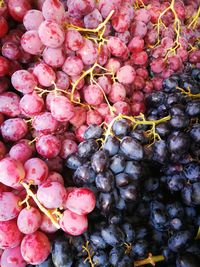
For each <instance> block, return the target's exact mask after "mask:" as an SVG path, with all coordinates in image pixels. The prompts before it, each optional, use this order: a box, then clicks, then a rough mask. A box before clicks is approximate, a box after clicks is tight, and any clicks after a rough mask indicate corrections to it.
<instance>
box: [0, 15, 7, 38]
mask: <svg viewBox="0 0 200 267" xmlns="http://www.w3.org/2000/svg"><path fill="white" fill-rule="evenodd" d="M7 32H8V23H7V21H6V19H5V18H4V17H3V16H1V15H0V38H2V37H4V36H5V35H6V33H7Z"/></svg>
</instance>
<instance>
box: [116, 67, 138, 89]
mask: <svg viewBox="0 0 200 267" xmlns="http://www.w3.org/2000/svg"><path fill="white" fill-rule="evenodd" d="M135 76H136V73H135V70H134V68H133V67H132V66H130V65H126V66H123V67H121V68H120V69H119V70H118V72H117V79H118V81H119V82H120V83H123V84H131V83H133V81H134V79H135Z"/></svg>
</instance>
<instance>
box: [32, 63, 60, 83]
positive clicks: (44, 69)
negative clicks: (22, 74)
mask: <svg viewBox="0 0 200 267" xmlns="http://www.w3.org/2000/svg"><path fill="white" fill-rule="evenodd" d="M33 74H34V75H35V76H36V77H37V79H38V82H39V83H40V84H41V85H43V86H46V87H49V86H51V85H52V83H53V82H55V80H56V74H55V72H54V70H53V69H52V68H51V67H50V66H48V65H47V64H45V63H39V64H38V65H37V66H36V67H35V68H34V69H33Z"/></svg>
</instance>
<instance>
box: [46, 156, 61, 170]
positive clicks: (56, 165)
mask: <svg viewBox="0 0 200 267" xmlns="http://www.w3.org/2000/svg"><path fill="white" fill-rule="evenodd" d="M46 164H47V165H48V168H49V171H56V172H62V171H63V161H62V159H61V158H60V157H59V156H57V157H55V158H53V159H46Z"/></svg>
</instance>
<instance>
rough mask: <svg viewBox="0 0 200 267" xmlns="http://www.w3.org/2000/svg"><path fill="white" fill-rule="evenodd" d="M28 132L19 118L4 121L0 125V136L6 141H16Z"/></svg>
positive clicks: (25, 125)
mask: <svg viewBox="0 0 200 267" xmlns="http://www.w3.org/2000/svg"><path fill="white" fill-rule="evenodd" d="M27 132H28V127H27V124H26V123H25V122H24V120H23V119H21V118H14V119H8V120H5V121H4V122H3V123H2V125H1V134H2V136H3V138H4V140H6V141H13V142H14V141H18V140H20V139H22V138H23V137H24V136H25V135H26V134H27Z"/></svg>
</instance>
